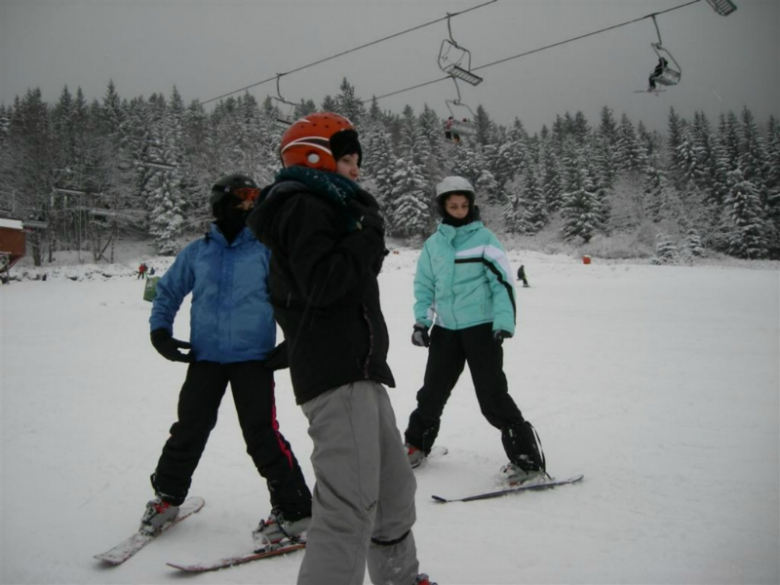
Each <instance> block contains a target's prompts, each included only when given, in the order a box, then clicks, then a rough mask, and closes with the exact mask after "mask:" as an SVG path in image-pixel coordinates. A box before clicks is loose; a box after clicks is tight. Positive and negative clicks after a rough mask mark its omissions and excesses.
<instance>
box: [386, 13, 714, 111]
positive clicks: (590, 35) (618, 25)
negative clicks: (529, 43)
mask: <svg viewBox="0 0 780 585" xmlns="http://www.w3.org/2000/svg"><path fill="white" fill-rule="evenodd" d="M697 2H701V0H693V1H692V2H687V3H686V4H680V5H679V6H674V7H672V8H668V9H666V10H662V11H660V12H654V13H652V14H648V15H646V16H642V17H640V18H635V19H633V20H629V21H626V22H622V23H620V24H615V25H613V26H608V27H606V28H602V29H600V30H596V31H593V32H589V33H586V34H584V35H579V36H577V37H573V38H571V39H566V40H563V41H559V42H557V43H553V44H552V45H546V46H544V47H539V48H537V49H533V50H531V51H526V52H524V53H520V54H519V55H513V56H511V57H505V58H503V59H499V60H498V61H493V62H492V63H486V64H485V65H480V66H479V67H474V68H472V69H471V71H479V70H480V69H487V68H488V67H493V66H494V65H499V64H501V63H506V62H507V61H512V60H513V59H519V58H520V57H527V56H528V55H532V54H534V53H539V52H540V51H545V50H547V49H552V48H553V47H559V46H561V45H565V44H566V43H572V42H574V41H579V40H582V39H584V38H587V37H592V36H594V35H597V34H601V33H603V32H607V31H610V30H614V29H616V28H620V27H622V26H627V25H629V24H634V23H636V22H640V21H642V20H646V19H648V18H652V19H653V21H655V17H656V16H658V15H660V14H665V13H666V12H672V11H673V10H679V9H680V8H685V7H686V6H690V5H691V4H696V3H697ZM447 79H450V76H449V75H448V76H446V77H440V78H439V79H433V80H431V81H426V82H424V83H419V84H417V85H413V86H412V87H407V88H405V89H399V90H398V91H394V92H391V93H386V94H384V95H380V96H377V97H376V98H375V99H377V100H380V99H383V98H386V97H390V96H393V95H398V94H399V93H404V92H407V91H412V90H414V89H419V88H421V87H425V86H426V85H433V84H434V83H439V82H441V81H445V80H447Z"/></svg>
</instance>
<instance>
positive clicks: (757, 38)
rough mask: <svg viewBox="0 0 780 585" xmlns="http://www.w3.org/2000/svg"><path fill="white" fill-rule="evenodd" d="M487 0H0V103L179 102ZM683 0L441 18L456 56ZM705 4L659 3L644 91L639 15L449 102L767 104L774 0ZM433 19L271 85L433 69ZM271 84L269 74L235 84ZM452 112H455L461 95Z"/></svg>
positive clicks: (489, 73) (620, 107)
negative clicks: (667, 56) (79, 94)
mask: <svg viewBox="0 0 780 585" xmlns="http://www.w3.org/2000/svg"><path fill="white" fill-rule="evenodd" d="M486 1H487V0H469V1H458V0H412V1H405V0H353V1H349V0H341V1H333V0H319V1H308V2H302V1H295V0H283V1H270V0H244V1H240V2H239V1H234V0H218V1H217V0H212V1H194V0H156V1H154V0H134V1H123V0H113V1H110V0H103V1H94V0H93V1H85V0H81V1H75V0H52V1H38V0H24V1H15V0H0V102H2V103H4V104H5V105H10V104H12V103H13V100H14V97H15V96H17V95H18V96H20V97H21V96H23V95H24V94H25V93H26V91H27V90H28V89H30V88H35V87H38V88H40V89H41V91H42V92H43V97H44V99H45V100H46V101H49V102H51V103H53V102H56V100H57V99H58V97H59V95H60V93H61V91H62V88H63V87H64V86H65V85H66V84H67V86H68V88H69V89H70V90H71V91H73V92H75V90H76V88H77V87H81V89H82V90H83V92H84V94H85V96H86V97H87V99H88V100H90V101H91V100H92V99H93V98H99V99H102V97H103V95H104V94H105V90H106V86H107V84H108V81H109V79H113V80H114V83H115V84H116V87H117V90H118V92H119V94H120V96H122V97H123V98H128V99H129V98H132V97H136V96H141V95H143V96H144V97H148V96H149V95H151V94H152V93H155V92H157V93H163V94H165V95H170V93H171V90H172V88H173V86H174V85H175V86H176V87H177V88H178V90H179V92H180V93H181V94H182V97H183V98H184V100H185V102H186V103H189V102H190V101H191V100H193V99H199V100H201V101H206V100H209V99H211V98H214V97H216V96H219V95H221V94H224V93H227V92H230V91H233V90H236V89H239V88H241V87H245V86H247V85H250V84H253V83H256V82H258V81H261V80H264V79H268V78H271V77H274V76H275V75H276V74H277V73H282V72H287V71H291V70H293V69H296V68H298V67H301V66H303V65H306V64H308V63H312V62H314V61H317V60H319V59H322V58H325V57H329V56H331V55H335V54H337V53H340V52H342V51H346V50H349V49H351V48H354V47H357V46H359V45H362V44H365V43H369V42H371V41H374V40H377V39H380V38H382V37H385V36H388V35H391V34H394V33H397V32H400V31H403V30H406V29H409V28H412V27H415V26H418V25H421V24H424V23H426V22H430V21H432V20H436V19H438V18H442V17H444V16H446V14H447V13H448V12H449V13H455V12H459V11H462V10H465V9H468V8H470V7H474V6H478V5H479V4H483V3H485V2H486ZM688 1H690V0H678V1H674V0H647V1H644V0H569V1H567V2H559V1H552V0H544V1H524V0H498V2H495V3H493V4H489V5H487V6H484V7H482V8H479V9H477V10H474V11H471V12H469V13H467V14H464V15H461V16H458V17H455V18H452V19H451V23H452V32H453V37H454V40H455V41H456V42H457V43H458V44H459V45H461V46H463V47H466V48H468V49H469V50H470V51H471V54H472V62H471V65H472V68H476V67H480V66H481V65H485V64H489V63H493V62H495V61H498V60H500V59H504V58H507V57H512V56H514V55H518V54H520V53H524V52H527V51H531V50H533V49H537V48H540V47H544V46H546V45H550V44H553V43H556V42H559V41H563V40H566V39H569V38H573V37H576V36H579V35H583V34H586V33H590V32H593V31H596V30H599V29H602V28H606V27H609V26H614V25H617V24H620V23H623V22H627V21H630V20H633V19H637V18H640V17H642V16H646V15H649V14H651V13H654V12H660V11H662V10H666V9H669V8H672V7H675V6H680V5H683V4H686V2H688ZM735 3H736V4H737V7H738V9H737V11H736V12H734V13H732V14H731V15H729V16H727V17H722V16H719V15H717V14H716V13H715V12H714V11H713V10H712V9H711V8H710V6H709V4H707V3H706V2H705V1H703V0H702V1H700V2H697V3H695V4H692V5H691V6H687V7H684V8H681V9H679V10H675V11H673V12H669V13H667V14H663V15H659V16H658V17H657V22H658V25H659V27H660V31H661V36H662V40H663V44H664V46H665V47H666V48H667V49H668V50H669V51H670V52H671V53H672V55H673V57H674V58H675V59H676V60H677V62H678V63H679V65H680V67H681V68H682V80H681V82H680V84H679V85H678V86H676V87H672V88H670V89H669V90H668V91H666V92H665V93H663V94H660V95H657V96H656V95H649V94H646V93H634V92H635V91H636V90H641V89H644V88H646V86H647V77H648V74H649V72H650V71H651V70H652V69H653V67H654V66H655V64H656V61H657V57H656V54H655V53H654V51H653V49H652V47H651V46H650V43H652V42H657V40H658V37H657V34H656V29H655V27H654V26H653V21H652V20H651V19H646V20H642V21H641V22H638V23H634V24H630V25H627V26H623V27H620V28H617V29H615V30H612V31H608V32H604V33H601V34H598V35H595V36H591V37H589V38H586V39H583V40H579V41H576V42H572V43H568V44H565V45H562V46H559V47H555V48H551V49H547V50H544V51H541V52H539V53H535V54H532V55H529V56H526V57H522V58H518V59H514V60H510V61H507V62H505V63H503V64H499V65H495V66H491V67H487V68H484V69H481V70H480V71H479V72H478V73H479V75H481V76H482V77H484V82H483V83H482V84H480V85H479V86H477V87H471V86H468V85H465V84H463V83H461V84H460V86H461V97H462V101H463V102H464V103H465V104H467V105H469V106H470V107H471V108H472V109H473V110H476V107H477V105H480V104H481V105H483V106H484V107H485V108H486V110H487V112H488V113H489V114H490V116H491V117H492V118H493V119H494V120H495V121H497V122H498V123H501V124H510V123H511V122H512V120H513V119H514V118H515V117H519V118H520V119H521V120H522V121H523V123H524V124H525V126H526V128H527V129H528V130H529V131H530V132H532V133H533V132H537V131H539V130H540V129H541V127H542V125H543V124H547V125H550V124H551V123H552V122H553V121H554V119H555V115H556V114H563V113H565V112H566V111H569V112H571V113H572V114H573V113H575V112H576V111H577V110H581V111H582V112H583V113H584V114H585V115H586V116H587V117H588V119H589V121H590V122H591V124H594V125H595V124H597V123H598V114H599V111H600V110H601V108H602V107H603V106H605V105H607V106H609V107H610V108H612V109H613V110H614V112H615V114H616V116H620V114H621V113H623V112H626V113H627V114H628V115H629V116H630V117H631V119H632V120H634V121H635V122H637V121H639V120H642V121H644V122H645V124H646V125H648V126H649V127H650V128H653V129H658V130H661V131H664V130H665V128H666V120H667V116H668V112H669V107H670V106H674V107H675V108H676V109H677V110H678V111H679V112H680V113H681V114H682V115H684V116H686V117H690V116H692V114H693V112H694V111H696V110H703V111H705V112H706V113H707V114H708V115H710V116H712V118H713V119H712V121H713V123H716V122H717V118H716V116H717V115H718V114H719V113H720V112H727V111H728V110H729V109H732V110H734V111H737V112H739V111H741V110H742V108H743V106H748V107H749V108H750V109H751V110H752V111H753V113H754V114H755V116H756V118H757V119H758V122H759V123H761V124H764V123H765V122H766V120H767V118H768V116H769V115H770V114H774V115H775V116H779V115H780V1H778V0H735ZM445 38H447V24H446V21H443V22H440V23H438V24H434V25H431V26H428V27H425V28H422V29H420V30H417V31H415V32H411V33H408V34H405V35H402V36H399V37H397V38H394V39H391V40H389V41H386V42H382V43H379V44H377V45H374V46H372V47H369V48H366V49H363V50H360V51H357V52H354V53H351V54H349V55H347V56H344V57H340V58H338V59H334V60H331V61H328V62H326V63H324V64H321V65H317V66H314V67H310V68H308V69H306V70H303V71H301V72H298V73H294V74H291V75H289V76H286V77H284V78H283V79H282V84H281V89H282V95H283V96H284V97H285V98H287V99H289V100H291V101H296V102H297V101H299V100H300V99H301V98H306V99H309V98H311V99H314V100H315V102H316V103H317V104H318V105H319V103H320V102H321V100H322V98H323V97H324V96H326V95H335V94H337V93H338V91H339V85H340V83H341V80H342V78H344V77H347V78H348V79H349V81H350V83H352V85H354V86H355V88H356V90H357V93H358V95H360V96H361V97H363V98H365V99H366V100H367V101H368V100H370V98H371V96H372V95H376V96H381V95H384V94H387V93H391V92H394V91H397V90H401V89H404V88H407V87H410V86H414V85H416V84H420V83H424V82H426V81H431V80H434V79H437V78H440V77H442V76H443V73H442V72H441V71H440V70H439V69H438V66H437V56H438V54H439V48H440V45H441V42H442V40H443V39H445ZM250 92H251V93H253V94H254V95H255V96H256V97H258V99H263V98H264V97H265V96H266V95H268V94H271V95H276V86H275V83H273V82H272V83H267V84H265V85H260V86H258V87H255V88H253V89H251V90H250ZM454 97H456V94H455V87H454V85H453V83H452V82H451V81H445V82H440V83H437V84H433V85H429V86H427V87H424V88H420V89H416V90H412V91H409V92H406V93H402V94H400V95H396V96H392V97H387V98H384V99H382V100H380V106H381V107H382V108H383V109H387V110H392V111H395V112H400V111H401V110H402V109H403V107H404V106H405V105H406V104H409V105H411V106H412V107H413V108H414V109H415V111H417V112H419V111H420V110H421V109H422V106H423V105H424V104H426V103H427V104H428V105H429V106H431V107H432V108H434V109H435V110H436V111H437V112H438V113H439V114H440V115H441V116H446V115H447V114H448V111H447V106H446V103H445V100H446V99H452V98H454ZM455 109H456V112H455V113H456V115H459V116H460V115H461V114H463V115H468V112H467V111H466V110H464V109H463V108H461V109H458V108H455Z"/></svg>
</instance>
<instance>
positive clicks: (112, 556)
mask: <svg viewBox="0 0 780 585" xmlns="http://www.w3.org/2000/svg"><path fill="white" fill-rule="evenodd" d="M431 454H433V453H431ZM431 454H429V457H430V455H431ZM446 454H447V449H446V448H443V447H442V448H440V450H439V451H437V452H436V456H441V455H446ZM583 478H584V476H583V475H575V476H573V477H570V478H568V479H554V478H550V479H545V480H541V481H534V482H532V483H529V484H521V485H518V486H515V487H510V488H506V489H503V490H497V491H493V492H485V493H481V494H475V495H472V496H466V497H463V498H453V499H448V498H443V497H441V496H435V495H434V496H431V497H432V498H433V499H434V501H435V502H437V503H439V504H449V503H452V502H474V501H478V500H488V499H492V498H500V497H503V496H508V495H510V494H515V493H518V492H524V491H539V490H546V489H550V488H554V487H558V486H562V485H567V484H572V483H577V482H579V481H582V479H583ZM205 503H206V502H205V501H204V500H203V498H198V497H192V498H189V499H188V500H187V501H185V502H184V503H183V504H182V505H181V507H180V508H179V514H178V515H177V516H176V518H174V519H173V520H170V521H169V522H167V523H165V524H163V525H162V527H161V528H160V530H158V531H157V532H154V533H148V532H144V531H143V530H139V531H138V532H136V533H135V534H133V535H132V536H131V537H130V538H128V539H126V540H124V541H122V542H121V543H119V544H118V545H117V546H115V547H114V548H112V549H110V550H108V551H106V552H104V553H102V554H99V555H95V558H96V559H98V560H100V561H103V562H105V563H108V564H110V565H121V564H122V563H124V562H125V561H126V560H127V559H129V558H130V557H132V556H133V555H135V554H136V553H137V552H139V551H140V550H141V549H142V548H144V547H145V546H146V545H147V544H149V543H150V542H152V541H153V540H154V539H155V538H157V537H158V536H159V535H160V534H162V533H163V532H165V531H166V530H169V529H170V528H172V527H173V526H175V525H176V524H178V523H179V522H181V521H182V520H185V519H186V518H189V517H190V516H192V515H193V514H195V513H196V512H199V511H200V510H201V508H203V506H204V505H205ZM305 547H306V541H305V540H303V539H297V540H295V539H293V540H289V541H285V542H284V543H281V544H276V545H270V546H267V547H265V548H263V549H260V550H256V551H252V552H249V553H246V554H240V555H236V556H233V557H227V558H223V559H219V560H218V561H214V562H207V563H194V564H190V565H185V564H181V563H167V564H168V566H169V567H173V568H174V569H178V570H180V571H184V572H186V573H205V572H208V571H217V570H219V569H226V568H228V567H234V566H236V565H242V564H244V563H249V562H252V561H258V560H261V559H267V558H270V557H276V556H280V555H285V554H289V553H291V552H294V551H296V550H301V549H303V548H305Z"/></svg>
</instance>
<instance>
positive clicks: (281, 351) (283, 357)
mask: <svg viewBox="0 0 780 585" xmlns="http://www.w3.org/2000/svg"><path fill="white" fill-rule="evenodd" d="M264 367H265V369H266V370H271V371H272V372H275V371H276V370H284V369H285V368H289V367H290V362H289V360H288V359H287V340H286V339H285V340H284V341H282V342H281V343H280V344H279V345H277V346H276V347H275V348H273V349H272V350H271V351H270V352H268V356H267V357H266V358H265V365H264Z"/></svg>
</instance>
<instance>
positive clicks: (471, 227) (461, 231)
mask: <svg viewBox="0 0 780 585" xmlns="http://www.w3.org/2000/svg"><path fill="white" fill-rule="evenodd" d="M484 225H485V224H483V223H482V222H481V221H472V222H471V223H468V224H466V225H464V226H461V227H457V228H456V227H454V226H451V225H447V224H446V223H441V222H440V223H439V226H438V228H436V231H437V232H439V233H440V234H441V235H443V236H444V237H445V238H447V239H448V240H450V241H451V240H454V239H455V238H456V237H457V236H459V235H465V234H470V233H471V232H475V231H477V230H478V229H480V228H482V227H484Z"/></svg>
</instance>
